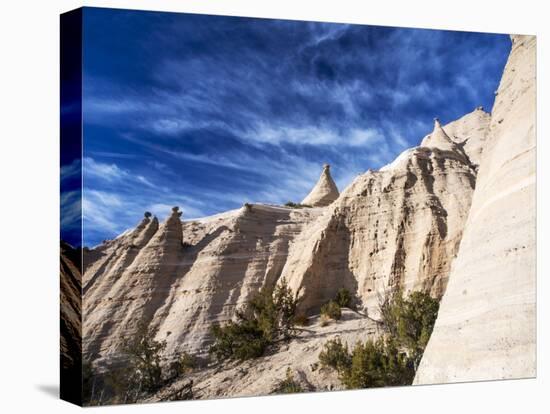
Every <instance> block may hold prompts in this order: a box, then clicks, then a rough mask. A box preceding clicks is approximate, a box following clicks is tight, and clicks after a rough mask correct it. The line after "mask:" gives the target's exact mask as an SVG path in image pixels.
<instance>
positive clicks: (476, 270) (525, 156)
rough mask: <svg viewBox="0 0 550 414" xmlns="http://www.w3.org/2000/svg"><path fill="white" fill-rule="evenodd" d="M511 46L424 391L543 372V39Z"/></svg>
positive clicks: (425, 362)
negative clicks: (539, 151) (539, 284)
mask: <svg viewBox="0 0 550 414" xmlns="http://www.w3.org/2000/svg"><path fill="white" fill-rule="evenodd" d="M512 43H513V45H512V51H511V53H510V57H509V59H508V62H507V64H506V67H505V69H504V74H503V77H502V80H501V82H500V86H499V88H498V91H497V95H496V100H495V105H494V107H493V114H492V118H491V121H490V128H489V132H488V134H487V136H486V137H487V138H486V143H485V145H484V149H483V152H482V154H481V160H480V168H479V175H478V179H477V185H476V190H475V193H474V197H473V201H472V207H471V210H470V213H469V216H468V220H467V222H466V224H465V230H464V236H463V240H462V242H461V245H460V250H459V253H458V256H457V258H456V259H455V261H454V263H453V265H452V272H451V275H450V279H449V285H448V288H447V290H446V292H445V295H444V296H443V299H442V301H441V307H440V310H439V316H438V318H437V322H436V324H435V328H434V331H433V333H432V336H431V338H430V341H429V344H428V346H427V348H426V352H425V353H424V357H423V359H422V362H421V364H420V367H419V370H418V372H417V376H416V378H415V383H416V384H430V383H442V382H457V381H476V380H490V379H493V380H494V379H505V378H521V377H532V376H535V374H536V303H535V300H536V298H535V295H536V285H535V283H536V267H535V264H536V256H535V255H536V244H535V243H536V223H535V220H536V211H535V209H536V198H535V197H536V186H535V184H536V170H535V168H536V154H535V146H536V137H535V114H536V102H535V96H536V95H535V94H536V67H535V63H536V59H535V53H536V40H535V37H533V36H513V37H512Z"/></svg>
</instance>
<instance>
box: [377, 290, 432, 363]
mask: <svg viewBox="0 0 550 414" xmlns="http://www.w3.org/2000/svg"><path fill="white" fill-rule="evenodd" d="M438 311H439V302H438V301H437V300H436V299H433V298H432V297H430V295H428V294H427V293H424V292H413V293H411V294H410V295H409V296H408V297H407V298H404V297H403V293H402V291H401V290H397V291H396V292H394V293H393V294H389V295H386V298H385V299H384V300H383V301H382V302H381V304H380V313H381V315H382V323H383V324H384V327H385V329H386V331H387V332H388V333H389V334H390V336H391V337H392V338H394V340H395V341H396V342H397V345H398V346H400V347H403V348H405V349H406V350H407V353H408V355H409V356H410V357H411V358H412V360H413V362H414V365H415V367H417V366H418V364H419V363H420V359H421V358H422V354H423V353H424V348H426V345H427V344H428V340H429V339H430V335H431V334H432V330H433V327H434V324H435V320H436V318H437V313H438Z"/></svg>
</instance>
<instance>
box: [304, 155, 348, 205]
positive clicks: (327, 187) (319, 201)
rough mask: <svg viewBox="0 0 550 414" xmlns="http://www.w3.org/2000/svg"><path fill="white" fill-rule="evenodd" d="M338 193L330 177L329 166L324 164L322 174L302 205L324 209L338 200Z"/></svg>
mask: <svg viewBox="0 0 550 414" xmlns="http://www.w3.org/2000/svg"><path fill="white" fill-rule="evenodd" d="M339 195H340V193H339V192H338V187H336V184H335V183H334V180H333V179H332V177H331V176H330V165H328V164H325V165H324V166H323V172H322V173H321V177H320V178H319V181H317V184H315V187H313V190H311V192H310V193H309V194H308V195H307V197H306V198H304V199H303V200H302V204H307V205H310V206H313V207H324V206H328V205H329V204H331V203H332V202H333V201H334V200H336V199H337V198H338V196H339Z"/></svg>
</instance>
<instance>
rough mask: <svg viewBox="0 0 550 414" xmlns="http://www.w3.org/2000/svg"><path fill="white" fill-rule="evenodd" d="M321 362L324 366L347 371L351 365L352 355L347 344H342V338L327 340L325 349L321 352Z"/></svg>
mask: <svg viewBox="0 0 550 414" xmlns="http://www.w3.org/2000/svg"><path fill="white" fill-rule="evenodd" d="M319 363H320V364H321V366H322V367H328V368H332V369H335V370H337V371H338V372H345V371H346V370H347V369H349V367H350V365H351V356H350V355H349V352H348V346H347V344H342V341H341V340H340V338H336V339H331V340H329V341H327V342H325V344H324V345H323V350H322V351H321V353H320V354H319Z"/></svg>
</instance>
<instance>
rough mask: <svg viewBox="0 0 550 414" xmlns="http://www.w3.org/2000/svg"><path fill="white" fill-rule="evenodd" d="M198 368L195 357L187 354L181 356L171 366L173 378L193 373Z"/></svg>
mask: <svg viewBox="0 0 550 414" xmlns="http://www.w3.org/2000/svg"><path fill="white" fill-rule="evenodd" d="M196 366H197V361H196V359H195V357H194V356H193V355H191V354H189V353H187V352H184V353H183V354H181V355H180V356H179V357H178V358H177V359H176V360H175V361H173V362H172V363H171V364H170V374H171V377H179V376H181V375H183V374H187V373H189V372H191V371H193V370H194V369H195V368H196Z"/></svg>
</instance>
